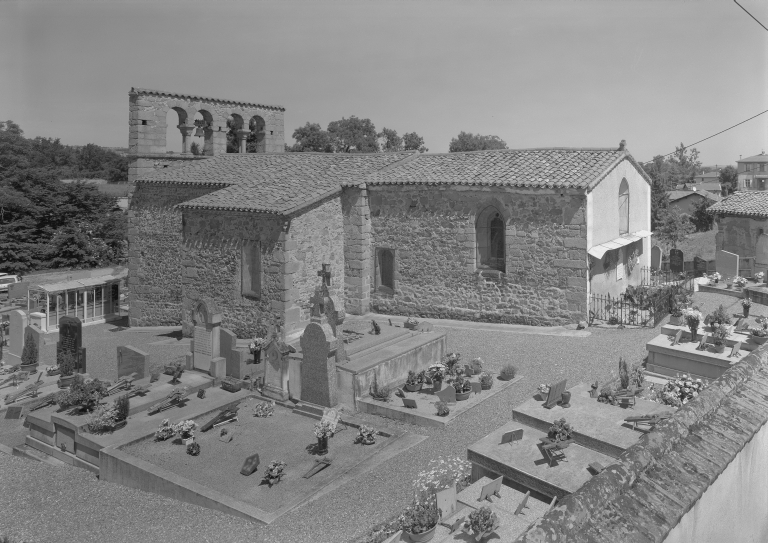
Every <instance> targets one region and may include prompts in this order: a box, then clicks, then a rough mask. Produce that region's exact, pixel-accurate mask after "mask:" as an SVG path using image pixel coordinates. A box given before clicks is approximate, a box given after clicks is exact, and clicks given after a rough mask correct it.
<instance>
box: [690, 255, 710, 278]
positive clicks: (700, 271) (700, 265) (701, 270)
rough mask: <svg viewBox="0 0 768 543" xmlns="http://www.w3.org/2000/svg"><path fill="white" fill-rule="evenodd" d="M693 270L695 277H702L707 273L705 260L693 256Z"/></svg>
mask: <svg viewBox="0 0 768 543" xmlns="http://www.w3.org/2000/svg"><path fill="white" fill-rule="evenodd" d="M693 270H694V271H695V272H696V277H702V276H703V275H706V274H707V261H706V260H704V259H703V258H701V257H698V256H694V257H693Z"/></svg>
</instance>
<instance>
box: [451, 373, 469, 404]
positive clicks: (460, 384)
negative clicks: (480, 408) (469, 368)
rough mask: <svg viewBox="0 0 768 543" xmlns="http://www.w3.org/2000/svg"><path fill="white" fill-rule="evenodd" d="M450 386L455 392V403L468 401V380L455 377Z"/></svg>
mask: <svg viewBox="0 0 768 543" xmlns="http://www.w3.org/2000/svg"><path fill="white" fill-rule="evenodd" d="M451 386H452V387H453V389H454V390H455V391H456V401H457V402H461V401H464V400H466V399H468V398H469V394H470V392H472V383H470V381H469V379H467V378H465V377H462V376H457V377H456V379H454V380H453V382H452V383H451Z"/></svg>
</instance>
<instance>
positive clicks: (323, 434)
mask: <svg viewBox="0 0 768 543" xmlns="http://www.w3.org/2000/svg"><path fill="white" fill-rule="evenodd" d="M334 433H336V425H335V424H334V423H332V422H331V421H329V420H323V421H320V422H316V423H315V437H316V438H317V452H318V454H326V453H327V452H328V438H331V437H333V434H334Z"/></svg>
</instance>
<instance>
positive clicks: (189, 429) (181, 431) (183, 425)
mask: <svg viewBox="0 0 768 543" xmlns="http://www.w3.org/2000/svg"><path fill="white" fill-rule="evenodd" d="M172 428H173V431H174V433H176V434H177V435H178V436H179V437H180V438H181V440H182V441H183V442H184V443H186V444H187V445H189V444H190V443H191V442H192V441H194V439H195V428H197V423H196V422H195V421H193V420H183V421H181V422H179V423H177V424H174V425H173V426H172Z"/></svg>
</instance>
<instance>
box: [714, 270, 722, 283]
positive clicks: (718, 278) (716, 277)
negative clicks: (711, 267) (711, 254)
mask: <svg viewBox="0 0 768 543" xmlns="http://www.w3.org/2000/svg"><path fill="white" fill-rule="evenodd" d="M722 278H723V276H722V275H720V274H719V273H717V272H715V273H713V274H712V280H713V281H714V282H715V284H718V283H719V282H720V279H722Z"/></svg>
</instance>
